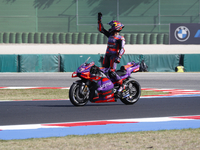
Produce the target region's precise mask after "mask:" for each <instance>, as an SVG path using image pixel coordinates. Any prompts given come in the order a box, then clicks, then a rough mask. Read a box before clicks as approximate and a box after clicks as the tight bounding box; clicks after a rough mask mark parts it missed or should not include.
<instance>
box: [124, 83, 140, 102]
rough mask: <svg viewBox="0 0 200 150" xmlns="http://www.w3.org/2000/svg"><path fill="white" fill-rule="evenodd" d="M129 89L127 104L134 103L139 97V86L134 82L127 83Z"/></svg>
mask: <svg viewBox="0 0 200 150" xmlns="http://www.w3.org/2000/svg"><path fill="white" fill-rule="evenodd" d="M128 88H129V96H128V97H126V100H127V101H129V102H135V101H137V99H138V96H139V94H140V93H139V86H138V84H137V83H136V82H134V81H131V82H129V83H128Z"/></svg>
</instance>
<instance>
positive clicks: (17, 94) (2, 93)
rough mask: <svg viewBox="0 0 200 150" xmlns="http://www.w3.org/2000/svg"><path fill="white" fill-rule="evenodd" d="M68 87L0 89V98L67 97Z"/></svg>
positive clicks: (151, 93) (156, 93)
mask: <svg viewBox="0 0 200 150" xmlns="http://www.w3.org/2000/svg"><path fill="white" fill-rule="evenodd" d="M160 94H166V92H154V91H142V93H141V96H144V95H160ZM68 95H69V90H68V89H1V90H0V100H37V99H69V96H68Z"/></svg>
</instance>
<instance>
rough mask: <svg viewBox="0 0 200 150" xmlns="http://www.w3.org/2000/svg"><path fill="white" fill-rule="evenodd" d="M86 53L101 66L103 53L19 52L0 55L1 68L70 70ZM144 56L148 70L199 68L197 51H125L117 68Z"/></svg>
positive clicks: (39, 70)
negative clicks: (158, 52)
mask: <svg viewBox="0 0 200 150" xmlns="http://www.w3.org/2000/svg"><path fill="white" fill-rule="evenodd" d="M88 57H91V59H92V60H93V61H95V64H96V65H97V66H102V61H103V57H104V55H102V54H20V55H15V54H14V55H0V72H73V71H75V70H76V69H77V68H78V67H79V66H80V65H81V64H82V63H83V62H84V61H85V60H86V59H87V58H88ZM142 60H144V62H145V63H146V65H147V66H148V71H149V72H175V71H177V69H176V68H177V66H180V65H182V66H183V67H184V68H185V72H200V66H199V64H200V54H184V55H181V54H150V55H149V54H146V55H141V54H124V55H123V57H122V59H121V62H120V64H118V66H117V69H119V68H120V66H122V65H126V64H127V63H128V62H131V61H135V62H141V61H142Z"/></svg>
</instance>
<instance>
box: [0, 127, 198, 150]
mask: <svg viewBox="0 0 200 150" xmlns="http://www.w3.org/2000/svg"><path fill="white" fill-rule="evenodd" d="M0 149H1V150H35V149H37V150H121V149H122V150H149V149H155V150H169V149H170V150H199V149H200V128H199V129H184V130H162V131H144V132H127V133H116V134H92V135H83V136H79V135H69V136H65V137H51V138H39V139H26V140H9V141H4V140H0Z"/></svg>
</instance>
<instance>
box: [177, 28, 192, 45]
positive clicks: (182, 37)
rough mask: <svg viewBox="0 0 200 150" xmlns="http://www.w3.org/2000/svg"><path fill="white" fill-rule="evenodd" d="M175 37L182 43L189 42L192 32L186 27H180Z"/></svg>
mask: <svg viewBox="0 0 200 150" xmlns="http://www.w3.org/2000/svg"><path fill="white" fill-rule="evenodd" d="M174 36H175V38H176V39H177V40H178V41H180V42H184V41H187V40H188V38H189V37H190V30H189V29H188V28H187V27H185V26H180V27H178V28H177V29H176V30H175V32H174Z"/></svg>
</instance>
